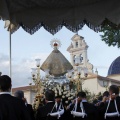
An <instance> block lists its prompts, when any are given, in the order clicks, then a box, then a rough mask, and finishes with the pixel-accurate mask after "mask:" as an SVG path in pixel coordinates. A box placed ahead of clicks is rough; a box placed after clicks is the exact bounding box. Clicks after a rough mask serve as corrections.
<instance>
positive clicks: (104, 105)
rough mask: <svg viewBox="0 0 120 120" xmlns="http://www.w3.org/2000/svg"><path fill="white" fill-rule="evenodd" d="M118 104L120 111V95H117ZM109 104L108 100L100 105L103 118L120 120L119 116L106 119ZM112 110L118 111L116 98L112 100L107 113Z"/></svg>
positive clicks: (100, 113) (102, 119)
mask: <svg viewBox="0 0 120 120" xmlns="http://www.w3.org/2000/svg"><path fill="white" fill-rule="evenodd" d="M116 104H117V108H118V111H119V113H120V97H119V96H118V97H116ZM107 106H108V102H105V103H103V102H102V103H101V104H100V106H98V110H99V116H100V117H101V120H120V117H117V116H116V117H106V119H105V118H104V115H105V112H106V109H107ZM112 112H116V108H115V104H114V100H111V102H110V105H109V108H108V111H107V113H112Z"/></svg>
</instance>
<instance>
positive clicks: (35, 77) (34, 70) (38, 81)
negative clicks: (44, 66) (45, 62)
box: [31, 59, 43, 109]
mask: <svg viewBox="0 0 120 120" xmlns="http://www.w3.org/2000/svg"><path fill="white" fill-rule="evenodd" d="M35 61H36V68H31V69H32V72H31V73H32V80H33V82H34V83H35V87H36V90H37V94H36V96H35V101H34V104H33V108H34V109H37V108H38V107H39V104H40V103H41V98H42V97H43V95H42V90H41V89H42V81H41V79H40V59H35Z"/></svg>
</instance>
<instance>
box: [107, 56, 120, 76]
mask: <svg viewBox="0 0 120 120" xmlns="http://www.w3.org/2000/svg"><path fill="white" fill-rule="evenodd" d="M113 74H120V56H119V57H117V58H116V59H115V60H114V61H113V62H112V64H111V65H110V67H109V70H108V75H113Z"/></svg>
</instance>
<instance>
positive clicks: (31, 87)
mask: <svg viewBox="0 0 120 120" xmlns="http://www.w3.org/2000/svg"><path fill="white" fill-rule="evenodd" d="M30 89H32V90H33V89H35V85H31V86H23V87H16V88H12V92H13V93H14V92H16V91H17V90H22V91H27V90H30Z"/></svg>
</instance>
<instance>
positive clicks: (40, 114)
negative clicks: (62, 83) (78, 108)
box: [36, 90, 61, 120]
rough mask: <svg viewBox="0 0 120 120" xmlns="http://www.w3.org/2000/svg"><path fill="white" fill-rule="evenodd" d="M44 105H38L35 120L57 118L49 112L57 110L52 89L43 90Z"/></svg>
mask: <svg viewBox="0 0 120 120" xmlns="http://www.w3.org/2000/svg"><path fill="white" fill-rule="evenodd" d="M45 101H46V104H45V106H42V107H39V108H38V110H37V115H36V120H57V119H58V117H57V116H51V115H50V113H55V112H57V106H56V104H55V93H54V91H52V90H47V91H46V92H45ZM59 119H61V118H59Z"/></svg>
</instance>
